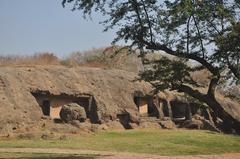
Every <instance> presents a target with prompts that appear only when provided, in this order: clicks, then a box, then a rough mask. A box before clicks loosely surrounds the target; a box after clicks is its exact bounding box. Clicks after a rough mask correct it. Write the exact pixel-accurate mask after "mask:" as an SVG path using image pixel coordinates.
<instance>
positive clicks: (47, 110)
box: [41, 100, 50, 116]
mask: <svg viewBox="0 0 240 159" xmlns="http://www.w3.org/2000/svg"><path fill="white" fill-rule="evenodd" d="M41 107H42V112H43V115H45V116H50V101H49V100H43V102H42V106H41Z"/></svg>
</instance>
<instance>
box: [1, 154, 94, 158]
mask: <svg viewBox="0 0 240 159" xmlns="http://www.w3.org/2000/svg"><path fill="white" fill-rule="evenodd" d="M0 159H96V156H91V155H84V156H83V155H59V154H31V155H27V156H25V155H24V154H23V155H16V156H15V157H12V156H9V157H4V158H2V157H0Z"/></svg>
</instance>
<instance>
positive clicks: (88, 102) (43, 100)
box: [32, 91, 98, 123]
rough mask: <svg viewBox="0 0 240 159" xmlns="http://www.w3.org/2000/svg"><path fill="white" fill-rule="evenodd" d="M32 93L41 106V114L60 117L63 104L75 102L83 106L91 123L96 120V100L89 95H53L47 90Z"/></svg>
mask: <svg viewBox="0 0 240 159" xmlns="http://www.w3.org/2000/svg"><path fill="white" fill-rule="evenodd" d="M32 95H33V96H34V97H35V99H36V101H37V103H38V104H39V106H40V107H41V109H42V113H43V115H45V116H50V117H51V118H52V119H60V111H61V108H62V106H63V105H65V104H69V103H77V104H78V105H80V106H82V107H83V108H84V110H85V112H86V115H87V118H88V119H89V120H90V121H91V122H92V123H97V122H98V115H97V106H96V102H95V99H94V97H93V96H91V95H86V94H84V95H76V96H74V95H67V94H60V95H53V94H50V93H49V92H48V91H35V92H32Z"/></svg>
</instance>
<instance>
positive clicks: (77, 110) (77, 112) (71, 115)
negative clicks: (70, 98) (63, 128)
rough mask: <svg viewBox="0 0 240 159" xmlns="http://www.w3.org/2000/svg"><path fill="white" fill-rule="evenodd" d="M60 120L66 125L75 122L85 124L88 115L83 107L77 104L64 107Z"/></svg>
mask: <svg viewBox="0 0 240 159" xmlns="http://www.w3.org/2000/svg"><path fill="white" fill-rule="evenodd" d="M60 118H61V119H62V120H63V121H64V122H66V123H70V122H72V121H74V120H79V121H80V122H84V121H85V120H86V118H87V115H86V112H85V109H84V108H83V107H82V106H80V105H78V104H77V103H70V104H66V105H63V106H62V109H61V111H60Z"/></svg>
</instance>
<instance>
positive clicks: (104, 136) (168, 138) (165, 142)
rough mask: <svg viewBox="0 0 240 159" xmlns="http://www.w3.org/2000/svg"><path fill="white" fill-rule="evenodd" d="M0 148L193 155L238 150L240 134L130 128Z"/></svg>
mask: <svg viewBox="0 0 240 159" xmlns="http://www.w3.org/2000/svg"><path fill="white" fill-rule="evenodd" d="M0 147H2V148H6V147H14V148H23V147H26V148H72V149H87V150H100V151H101V150H104V151H120V152H135V153H149V154H158V155H197V154H218V153H227V152H240V136H234V135H224V134H218V133H213V132H209V131H195V130H191V131H189V130H149V131H148V130H130V131H114V132H103V133H99V134H96V135H88V136H86V135H85V136H70V137H68V139H66V140H57V139H56V140H41V139H37V140H36V139H34V140H23V139H1V140H0Z"/></svg>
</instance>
